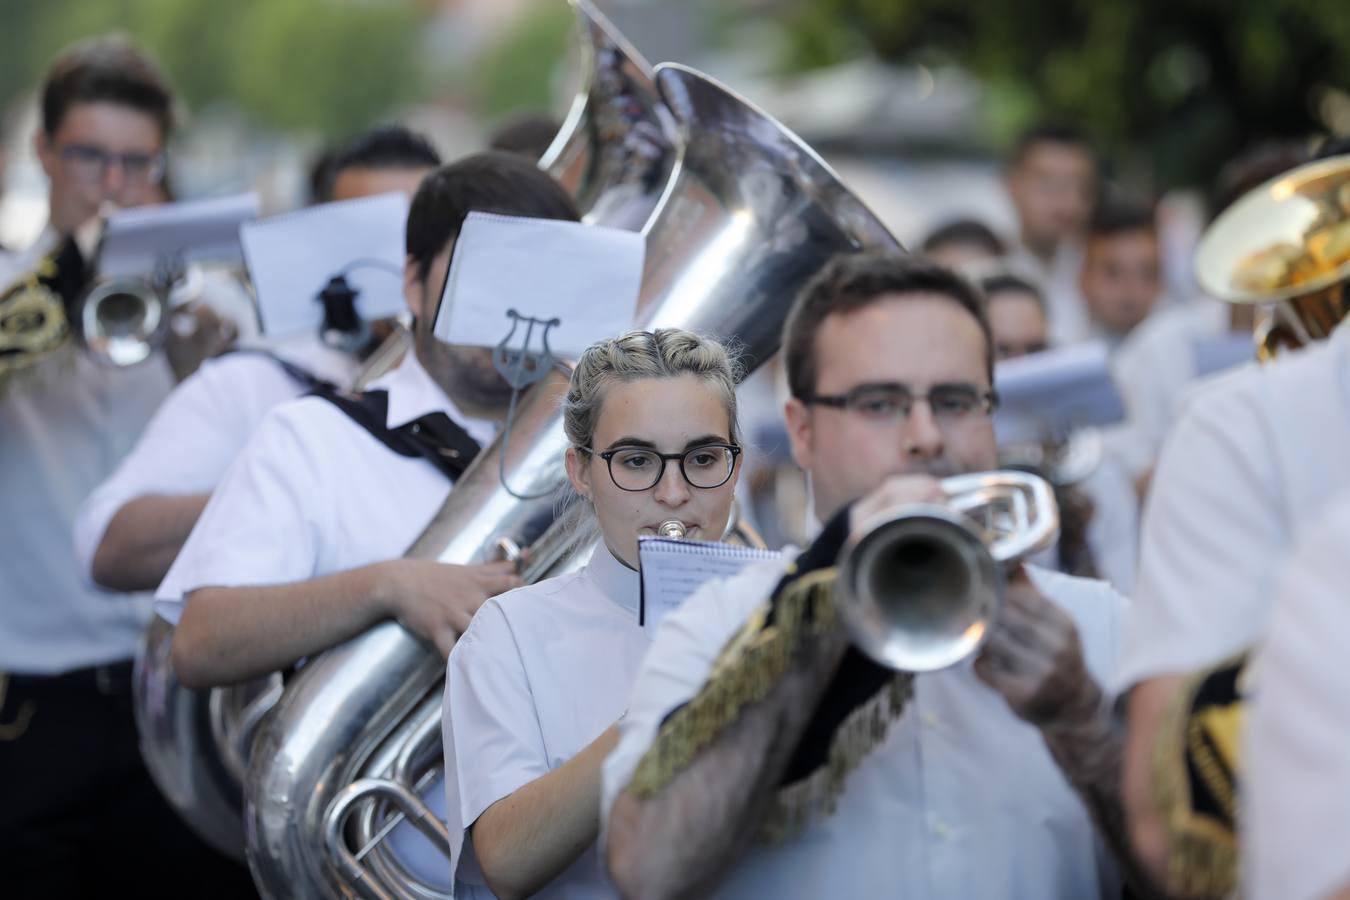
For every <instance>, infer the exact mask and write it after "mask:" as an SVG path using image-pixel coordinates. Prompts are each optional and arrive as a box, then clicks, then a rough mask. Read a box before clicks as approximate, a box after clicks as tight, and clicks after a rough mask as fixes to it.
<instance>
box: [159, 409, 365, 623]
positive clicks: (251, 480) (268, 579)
mask: <svg viewBox="0 0 1350 900" xmlns="http://www.w3.org/2000/svg"><path fill="white" fill-rule="evenodd" d="M323 402H324V401H322V400H315V399H305V400H299V401H297V402H295V403H289V404H285V405H283V406H281V407H279V408H277V409H276V410H274V411H273V412H271V413H269V414H268V415H267V416H266V417H265V418H264V419H263V421H262V422H261V423H260V424H259V426H258V428H257V430H256V431H255V432H254V434H253V437H252V438H250V439H249V442H248V444H247V445H246V446H245V447H244V449H243V450H242V451H241V452H240V454H239V456H238V458H237V459H235V461H234V463H233V464H231V465H230V467H229V469H228V471H227V472H226V474H225V476H224V478H223V479H222V480H221V482H220V485H219V486H218V487H217V488H216V490H215V491H214V493H212V495H211V499H210V501H208V502H207V504H206V508H205V509H204V510H203V511H202V515H201V518H199V519H198V520H197V524H196V526H195V527H194V528H193V529H192V533H191V534H190V535H189V536H188V539H187V542H186V543H185V544H184V545H183V549H182V550H181V551H179V554H178V558H177V559H175V560H174V563H173V565H172V566H171V567H170V569H169V572H168V574H167V575H165V577H164V582H163V583H162V584H161V585H160V587H159V590H158V591H157V592H156V594H155V600H156V603H155V611H156V612H158V613H159V614H160V615H161V616H163V617H164V618H165V619H168V620H169V621H170V622H172V623H174V624H175V625H176V624H177V623H178V619H179V616H180V615H181V614H182V605H183V602H184V598H185V597H186V596H187V595H188V594H190V593H191V592H192V591H195V590H197V589H198V588H203V587H239V586H243V585H261V584H289V583H292V582H296V581H302V580H304V579H306V578H312V577H313V576H314V574H315V572H316V570H317V566H318V558H317V556H318V547H319V545H320V540H319V536H320V534H321V525H322V523H324V522H326V521H332V520H334V519H335V516H334V514H333V503H332V500H331V498H330V497H329V495H328V492H327V490H326V489H325V488H324V485H328V486H330V487H331V485H333V484H338V483H340V481H338V480H335V479H334V478H330V477H325V476H324V473H323V471H322V468H323V466H324V464H325V461H326V454H325V453H324V447H323V446H322V443H323V442H322V436H321V435H315V434H314V431H315V429H312V428H308V429H307V428H305V427H304V424H305V423H302V422H298V421H296V419H297V417H296V415H295V413H296V411H297V410H298V409H299V407H300V406H301V404H315V403H323ZM309 441H317V442H318V445H316V446H311V445H310V443H309Z"/></svg>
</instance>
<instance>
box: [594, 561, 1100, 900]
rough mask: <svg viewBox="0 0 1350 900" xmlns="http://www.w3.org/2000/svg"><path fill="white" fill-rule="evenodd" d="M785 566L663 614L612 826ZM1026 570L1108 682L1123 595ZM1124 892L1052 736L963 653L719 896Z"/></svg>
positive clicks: (637, 697)
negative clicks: (675, 719) (1027, 719)
mask: <svg viewBox="0 0 1350 900" xmlns="http://www.w3.org/2000/svg"><path fill="white" fill-rule="evenodd" d="M782 571H783V564H782V563H780V562H771V563H761V564H756V565H754V566H752V567H750V568H747V569H746V570H745V571H744V572H742V573H741V575H739V576H737V577H736V578H733V579H730V580H727V581H724V582H714V583H711V584H709V585H705V586H704V588H703V589H702V590H700V591H699V592H698V593H696V594H695V595H694V596H693V597H691V598H690V599H689V601H688V602H687V603H686V604H685V605H684V606H683V607H681V608H680V609H679V610H678V611H676V612H674V613H672V614H671V615H670V616H668V617H666V619H665V621H664V622H663V623H662V625H661V627H660V629H659V630H658V632H657V635H656V640H655V642H654V643H653V644H652V648H651V650H650V651H649V652H648V654H647V657H646V658H645V659H644V660H643V663H642V667H641V669H640V671H639V673H638V677H637V683H636V686H635V688H634V690H633V694H632V697H631V698H630V701H629V706H628V714H627V715H626V716H625V717H624V719H623V720H622V721H621V722H620V738H619V744H618V747H617V748H616V749H615V750H614V752H613V753H611V754H610V756H609V758H608V759H607V760H606V761H605V766H604V789H603V799H602V804H601V811H602V813H601V814H602V817H603V819H604V821H605V823H606V825H607V822H608V816H609V812H610V809H611V807H612V806H613V804H614V800H615V798H616V797H617V796H618V794H619V792H620V791H621V790H622V789H623V787H624V786H625V785H627V784H628V782H629V781H630V780H631V778H632V775H633V773H634V771H635V770H636V768H637V765H638V762H639V761H640V760H641V758H642V755H643V754H644V752H645V751H646V750H647V748H648V747H650V746H651V744H652V742H653V740H654V738H655V737H656V734H657V732H658V730H659V729H660V726H661V722H662V721H663V719H664V718H665V716H666V715H667V714H668V713H669V712H670V711H671V710H672V709H674V708H675V707H676V706H678V705H680V704H682V703H684V702H686V701H688V700H689V699H690V698H691V697H693V696H694V695H695V694H696V693H697V692H698V690H699V689H700V687H701V686H702V685H703V683H704V681H705V680H706V678H707V676H708V673H709V672H710V671H711V667H712V664H713V661H714V660H715V659H716V657H717V656H718V654H719V653H720V652H721V650H722V648H723V647H724V646H725V644H726V642H727V640H728V639H729V638H730V637H731V636H732V635H733V634H734V633H735V632H736V631H737V630H738V629H739V628H740V627H741V625H742V623H743V622H744V621H745V620H746V618H747V617H748V616H749V615H750V613H751V612H752V611H753V610H754V609H755V608H756V607H757V606H758V605H759V604H760V603H761V602H762V601H763V600H764V598H766V597H767V596H768V595H769V593H770V591H771V590H772V589H773V587H774V585H775V584H776V583H777V581H778V579H779V578H780V576H781V574H782ZM1027 571H1028V572H1029V573H1030V576H1031V579H1032V582H1033V583H1034V584H1035V585H1036V587H1037V588H1038V589H1039V590H1040V591H1041V592H1042V593H1044V594H1045V595H1046V596H1047V597H1049V598H1050V599H1051V600H1052V601H1053V602H1055V603H1057V604H1059V605H1060V606H1061V607H1062V608H1063V609H1065V610H1066V611H1067V612H1068V613H1069V614H1070V615H1071V616H1072V617H1073V619H1074V621H1075V623H1076V624H1077V627H1078V631H1079V635H1080V638H1081V640H1082V646H1083V651H1084V654H1085V655H1086V658H1087V663H1088V667H1089V669H1090V670H1091V671H1092V673H1093V675H1094V676H1095V677H1096V678H1097V679H1098V680H1100V681H1102V682H1103V683H1106V682H1108V681H1109V680H1110V678H1111V677H1112V673H1113V669H1114V667H1115V661H1116V646H1117V640H1118V629H1117V621H1118V619H1119V617H1120V615H1121V611H1122V605H1123V603H1124V600H1123V598H1122V597H1120V595H1118V594H1116V593H1115V592H1114V591H1112V590H1111V589H1110V587H1109V586H1107V585H1106V584H1104V583H1103V582H1100V581H1091V580H1086V579H1081V578H1073V577H1070V576H1067V575H1063V574H1060V573H1058V572H1050V571H1047V570H1044V569H1037V568H1034V567H1028V569H1027ZM644 852H649V853H660V852H661V848H659V847H650V848H645V850H644ZM1119 893H1120V881H1119V878H1118V876H1117V874H1116V869H1115V866H1114V864H1113V863H1112V862H1111V860H1110V858H1109V857H1108V856H1107V854H1106V850H1105V848H1104V847H1103V846H1102V844H1101V842H1100V841H1099V840H1098V839H1097V837H1096V831H1095V829H1094V828H1093V825H1092V821H1091V819H1090V818H1089V815H1088V812H1087V810H1086V809H1085V808H1084V806H1083V804H1082V803H1081V801H1080V800H1079V798H1078V796H1077V795H1076V794H1075V793H1074V791H1073V789H1072V788H1071V787H1070V786H1069V784H1068V782H1067V781H1066V780H1065V778H1064V776H1063V774H1062V773H1061V772H1060V770H1059V769H1058V767H1057V766H1056V764H1055V762H1054V760H1053V759H1051V757H1050V754H1049V751H1047V750H1046V748H1045V742H1044V740H1043V739H1042V737H1041V734H1040V732H1039V731H1037V730H1036V729H1035V728H1033V727H1032V726H1030V725H1028V724H1026V723H1024V722H1023V721H1022V720H1020V719H1018V718H1017V716H1016V715H1015V714H1014V713H1013V712H1012V711H1011V710H1010V709H1009V708H1008V705H1007V703H1006V702H1005V701H1004V700H1003V698H1002V697H1001V696H999V695H998V694H997V693H995V692H994V691H993V690H991V689H990V688H988V687H987V686H985V685H984V683H983V682H981V681H980V680H979V679H978V678H977V677H976V676H975V673H974V670H973V668H972V666H971V664H970V662H969V661H967V662H965V663H963V664H960V665H958V666H955V667H953V668H950V669H947V670H944V671H941V672H936V673H932V674H927V675H921V676H918V677H916V678H915V679H914V696H913V698H912V699H911V700H910V701H909V705H908V707H907V708H906V710H905V712H904V714H903V715H902V716H901V717H900V719H899V720H897V721H896V722H895V723H894V724H893V725H892V726H891V729H890V732H889V734H888V735H887V737H886V738H885V740H884V742H883V743H882V744H881V745H880V746H879V747H877V748H876V749H874V750H873V751H872V752H871V753H870V754H869V755H868V756H867V757H865V758H864V759H863V761H862V762H861V764H860V765H859V766H858V768H857V769H855V770H854V771H853V772H852V773H850V774H849V776H848V778H847V780H846V781H845V783H844V789H843V793H842V794H841V795H840V796H839V798H838V806H837V808H836V809H835V811H834V813H833V814H831V815H829V816H827V817H825V818H821V819H818V820H816V821H813V822H812V823H810V824H809V825H808V826H807V828H806V830H805V831H804V832H803V833H802V834H800V835H799V836H797V837H796V838H794V839H792V840H790V841H787V842H785V843H783V844H781V845H778V846H772V847H769V846H764V845H760V846H756V847H755V848H754V849H752V850H751V851H749V853H747V854H746V855H745V856H744V857H742V858H741V859H740V860H739V861H738V862H736V863H735V864H734V866H733V868H732V869H731V871H730V873H729V874H728V876H727V877H726V878H725V880H724V881H723V882H722V883H721V885H719V887H718V888H717V889H716V890H715V891H714V892H713V894H712V896H716V897H744V898H761V897H774V898H794V897H802V898H808V897H809V898H818V897H849V898H852V897H907V898H952V900H958V898H959V900H969V898H976V897H978V898H980V900H997V898H1025V900H1052V898H1063V900H1071V898H1072V900H1083V898H1089V897H1114V896H1119Z"/></svg>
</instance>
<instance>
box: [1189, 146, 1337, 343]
mask: <svg viewBox="0 0 1350 900" xmlns="http://www.w3.org/2000/svg"><path fill="white" fill-rule="evenodd" d="M1195 272H1196V278H1197V279H1198V280H1199V282H1200V285H1201V287H1203V288H1204V290H1205V291H1206V293H1208V294H1209V295H1210V296H1212V297H1215V298H1217V299H1220V300H1225V301H1227V302H1229V303H1243V304H1273V309H1272V310H1271V312H1270V313H1269V314H1268V315H1266V316H1265V317H1263V318H1262V319H1261V320H1260V321H1259V322H1258V325H1257V333H1256V335H1255V337H1256V342H1257V354H1258V356H1259V357H1260V358H1262V359H1269V358H1271V357H1273V356H1274V355H1276V354H1277V353H1278V352H1279V351H1280V350H1281V349H1292V348H1297V347H1301V346H1303V345H1305V344H1308V343H1310V342H1311V341H1315V340H1320V339H1322V338H1325V337H1327V336H1328V335H1329V334H1331V332H1332V331H1333V330H1334V329H1335V328H1336V326H1337V325H1338V324H1339V323H1340V322H1341V320H1342V319H1343V318H1344V317H1345V315H1346V312H1347V311H1348V310H1350V294H1347V290H1346V282H1347V280H1348V279H1350V155H1346V156H1333V157H1330V158H1328V159H1323V160H1318V161H1317V162H1312V163H1308V164H1306V165H1302V166H1299V167H1297V168H1295V169H1291V170H1290V171H1288V172H1286V173H1284V174H1283V175H1279V176H1277V177H1275V178H1272V179H1271V180H1269V181H1267V182H1266V183H1264V184H1262V185H1261V186H1260V187H1257V188H1255V189H1253V190H1252V191H1250V192H1249V193H1247V194H1245V195H1244V196H1243V197H1242V198H1240V199H1239V200H1238V201H1237V202H1236V203H1234V204H1233V205H1232V206H1230V207H1229V208H1228V209H1226V210H1225V211H1224V212H1223V213H1222V214H1221V215H1220V216H1219V217H1218V218H1217V219H1215V220H1214V222H1213V224H1212V225H1210V227H1209V228H1208V229H1207V230H1206V231H1205V233H1204V235H1203V236H1202V237H1201V239H1200V244H1199V246H1198V247H1197V248H1196V254H1195Z"/></svg>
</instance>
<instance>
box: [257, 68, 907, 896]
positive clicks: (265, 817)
mask: <svg viewBox="0 0 1350 900" xmlns="http://www.w3.org/2000/svg"><path fill="white" fill-rule="evenodd" d="M655 81H656V86H657V89H658V91H659V95H660V98H661V99H662V100H663V101H664V103H665V105H666V107H667V108H668V109H669V110H670V111H671V112H672V114H673V116H674V119H675V121H676V123H677V127H678V138H679V140H678V142H677V147H678V157H677V159H676V161H675V164H674V166H673V167H672V169H671V174H670V176H669V177H668V179H667V181H666V183H665V185H664V190H663V192H662V193H661V196H660V200H659V203H658V204H657V206H656V209H655V211H654V212H653V213H652V215H651V217H650V218H649V219H648V221H647V222H646V224H645V225H644V227H643V234H644V236H645V238H646V244H647V253H646V262H645V269H644V274H643V279H642V287H641V290H640V296H639V298H638V310H637V317H636V319H637V325H638V327H640V328H645V329H654V328H660V327H681V328H687V329H690V330H693V331H697V332H700V333H705V334H710V335H715V336H721V337H722V338H724V339H731V338H734V339H736V340H737V341H739V343H740V344H741V345H742V346H743V347H744V349H745V356H746V359H747V364H748V366H749V367H750V368H753V367H754V366H755V365H757V364H758V363H760V362H762V361H764V360H765V359H766V358H768V357H769V356H770V355H771V354H772V353H773V352H774V350H775V349H776V347H777V344H778V339H779V332H780V330H781V326H782V323H783V320H784V318H785V317H786V315H787V311H788V308H789V305H790V304H791V302H792V299H793V296H794V295H795V294H796V292H797V291H798V290H799V289H800V287H801V286H802V285H803V284H804V283H805V282H806V281H807V280H808V279H809V278H810V277H811V276H812V275H813V274H814V273H815V272H817V271H819V270H820V269H821V268H822V267H823V266H824V265H825V263H826V262H827V261H828V260H829V259H831V258H832V257H834V256H835V255H837V254H840V253H847V252H856V251H860V250H867V249H898V248H899V245H898V244H897V243H896V241H895V239H894V238H893V237H892V236H891V235H890V233H889V232H888V231H887V230H886V228H885V227H884V226H883V225H882V224H881V223H880V221H879V220H878V219H877V218H876V217H875V216H874V215H873V214H872V213H871V211H869V210H868V209H867V208H866V207H865V206H864V205H863V204H862V203H861V202H860V201H859V200H858V199H857V198H856V197H855V196H854V195H853V194H852V193H851V192H849V190H848V189H847V188H846V187H845V186H844V185H843V184H842V183H841V182H840V181H839V179H838V177H837V176H836V175H835V174H834V172H833V171H832V170H831V169H830V168H829V167H828V166H827V165H826V164H825V163H824V162H823V161H821V160H820V158H819V157H818V156H817V155H816V154H815V153H814V152H813V151H812V150H811V149H810V148H809V147H807V146H806V145H805V144H804V143H802V142H801V141H800V140H799V139H798V138H797V137H796V136H795V135H793V134H791V133H790V132H789V131H787V130H786V129H785V128H783V127H782V126H781V125H779V124H778V123H777V122H776V121H774V120H773V119H772V118H770V117H769V116H768V115H766V114H764V113H762V112H760V111H759V110H758V109H756V108H755V107H754V106H752V105H751V104H749V103H748V102H746V101H745V100H743V99H741V98H740V97H738V96H737V95H736V94H734V93H733V92H731V91H730V90H728V89H726V88H724V87H722V86H721V85H719V84H717V83H716V82H714V81H713V80H712V79H710V78H707V77H706V76H704V75H701V74H700V73H698V72H696V71H694V70H692V69H688V68H686V67H683V66H678V65H670V64H667V65H662V66H659V67H658V68H657V70H656V77H655ZM566 386H567V377H566V375H565V374H563V373H557V372H555V373H554V374H553V375H552V376H550V377H548V378H546V379H544V380H543V381H541V382H540V383H538V384H537V385H536V386H535V387H533V388H531V390H530V391H529V392H528V393H527V394H526V395H525V397H524V399H523V400H522V403H521V406H520V408H519V410H518V413H517V419H516V424H515V427H514V430H513V433H512V434H511V435H510V442H509V446H508V445H507V444H505V443H504V442H503V440H502V438H499V439H498V441H496V442H495V443H494V444H492V445H491V446H489V447H487V448H485V449H484V451H483V452H482V453H481V454H480V456H479V457H478V459H477V460H475V462H474V464H473V465H472V466H471V467H470V469H469V470H468V471H467V472H465V474H464V475H463V477H462V478H461V479H460V480H459V481H458V483H457V484H456V486H455V489H454V491H453V492H452V493H451V495H450V497H449V498H448V499H447V501H446V503H445V505H444V507H442V509H441V510H440V512H439V513H438V514H437V515H436V517H435V518H434V520H433V521H432V523H431V524H430V525H429V526H428V527H427V529H426V530H425V532H424V533H423V534H422V536H421V537H420V538H419V539H418V540H417V541H416V542H415V543H414V545H413V547H412V548H411V549H410V550H409V555H410V556H413V557H417V558H423V559H436V560H440V561H442V562H447V563H474V562H481V561H486V560H489V559H492V558H494V557H496V556H498V555H499V553H500V551H499V549H498V548H499V547H500V546H501V545H502V544H503V542H506V543H508V544H509V545H511V546H514V547H529V548H530V551H531V552H530V556H529V559H530V571H529V572H528V573H527V574H526V577H527V578H534V577H542V576H543V575H546V574H551V573H556V572H558V571H560V570H566V569H567V568H569V567H572V566H579V565H581V564H582V563H583V562H584V559H585V556H584V547H585V546H586V543H585V542H584V541H582V540H579V539H578V537H577V536H576V535H575V534H574V533H572V532H571V531H570V530H568V529H565V528H561V527H558V526H557V525H555V524H554V523H555V512H556V510H555V508H554V502H553V499H552V496H554V495H555V494H556V493H557V492H558V491H559V490H560V489H561V488H562V486H563V485H564V484H565V482H566V474H565V470H564V465H563V456H564V451H565V450H566V448H567V446H568V445H567V440H566V436H565V434H564V432H563V426H562V413H561V411H560V409H559V401H560V400H561V398H562V397H563V395H564V392H565V390H566ZM504 483H505V484H509V485H510V486H511V488H512V490H507V489H506V487H505V485H504ZM518 495H525V496H536V495H542V496H543V497H544V498H545V499H537V500H529V501H522V500H519V499H517V496H518ZM443 678H444V664H443V662H442V660H440V658H439V657H438V656H437V655H436V654H435V653H434V652H432V651H430V650H429V649H428V648H427V647H426V645H425V644H424V643H423V642H421V641H420V640H418V639H417V638H415V637H414V636H413V635H411V634H409V633H408V632H407V631H406V630H404V629H403V628H402V627H401V626H400V625H398V624H397V623H394V622H389V623H385V624H383V625H380V626H378V627H376V628H374V629H372V630H371V631H370V632H368V633H366V634H365V635H362V636H361V637H359V638H356V639H354V640H352V641H350V642H348V643H346V644H344V645H342V646H340V647H337V648H335V649H333V650H331V651H329V652H327V653H325V654H323V655H322V656H320V657H318V658H316V659H314V660H312V661H310V663H309V664H308V665H306V666H305V667H304V668H303V669H302V670H301V671H300V672H299V673H298V675H296V676H295V678H294V679H292V680H291V682H290V683H289V684H288V685H287V686H286V689H285V692H284V693H283V696H282V699H281V701H280V702H279V703H278V704H277V706H276V708H275V709H274V710H273V712H272V713H271V714H270V715H269V716H268V719H267V720H266V721H265V722H264V723H263V725H262V727H261V729H260V732H259V735H258V738H257V740H256V742H255V744H254V747H253V752H252V757H251V763H250V769H249V778H248V784H247V803H246V806H247V812H246V815H247V819H248V828H247V832H248V835H249V861H250V863H251V865H252V867H253V871H254V875H255V878H256V880H257V883H258V885H259V887H260V889H261V891H262V892H263V894H264V895H266V896H269V897H300V898H308V897H329V896H361V897H379V898H392V897H436V896H444V888H438V887H437V886H435V885H429V884H426V883H419V882H415V881H412V880H410V879H409V877H408V874H409V873H408V870H407V866H406V865H404V864H403V862H402V861H401V860H399V859H397V858H396V857H395V856H394V855H393V854H391V853H390V852H389V848H388V847H387V846H386V842H384V841H383V840H381V839H382V838H383V836H384V835H385V834H387V833H388V831H389V830H390V828H391V827H393V825H394V823H395V821H396V820H397V819H399V818H407V819H408V820H409V821H410V822H411V823H412V824H413V825H414V827H416V828H417V829H418V830H419V831H421V832H422V833H423V834H424V835H426V836H427V837H428V838H429V839H431V841H432V842H433V843H434V844H439V845H440V846H441V847H442V848H443V849H444V848H445V842H446V840H447V839H448V835H446V834H445V826H444V824H443V823H441V822H439V821H437V820H435V817H434V815H432V814H431V813H430V811H429V809H428V808H427V806H426V804H425V802H424V801H423V800H422V799H421V796H420V795H424V794H426V793H427V792H428V791H433V792H440V791H442V785H441V784H440V779H441V777H442V773H441V772H440V771H439V769H440V764H441V749H440V746H439V733H440V696H441V693H442V690H443ZM445 865H447V866H448V859H447V861H446V863H445Z"/></svg>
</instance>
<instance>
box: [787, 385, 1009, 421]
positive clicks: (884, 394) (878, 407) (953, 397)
mask: <svg viewBox="0 0 1350 900" xmlns="http://www.w3.org/2000/svg"><path fill="white" fill-rule="evenodd" d="M801 400H802V402H803V403H805V404H807V405H808V406H829V407H832V408H834V409H844V410H848V411H849V412H851V413H856V414H857V415H859V416H861V417H863V418H864V419H869V420H871V421H875V422H895V421H900V420H902V419H905V418H908V417H909V413H910V410H912V409H913V408H914V403H915V402H916V401H918V400H923V401H925V402H926V403H927V404H928V407H929V409H930V410H932V413H933V418H935V419H937V420H938V421H940V422H956V421H960V420H961V419H965V418H967V417H968V416H971V415H974V414H977V413H978V414H989V413H992V412H993V411H994V410H995V409H997V408H998V392H997V391H995V390H993V389H992V388H981V387H977V386H976V385H973V384H938V385H934V386H933V387H932V388H931V389H930V390H929V391H928V393H926V394H915V393H914V392H913V391H911V390H910V389H909V388H907V387H905V386H904V385H903V384H865V385H861V386H859V387H856V388H854V389H853V390H851V391H849V392H847V393H844V394H809V395H807V396H805V397H802V398H801Z"/></svg>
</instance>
